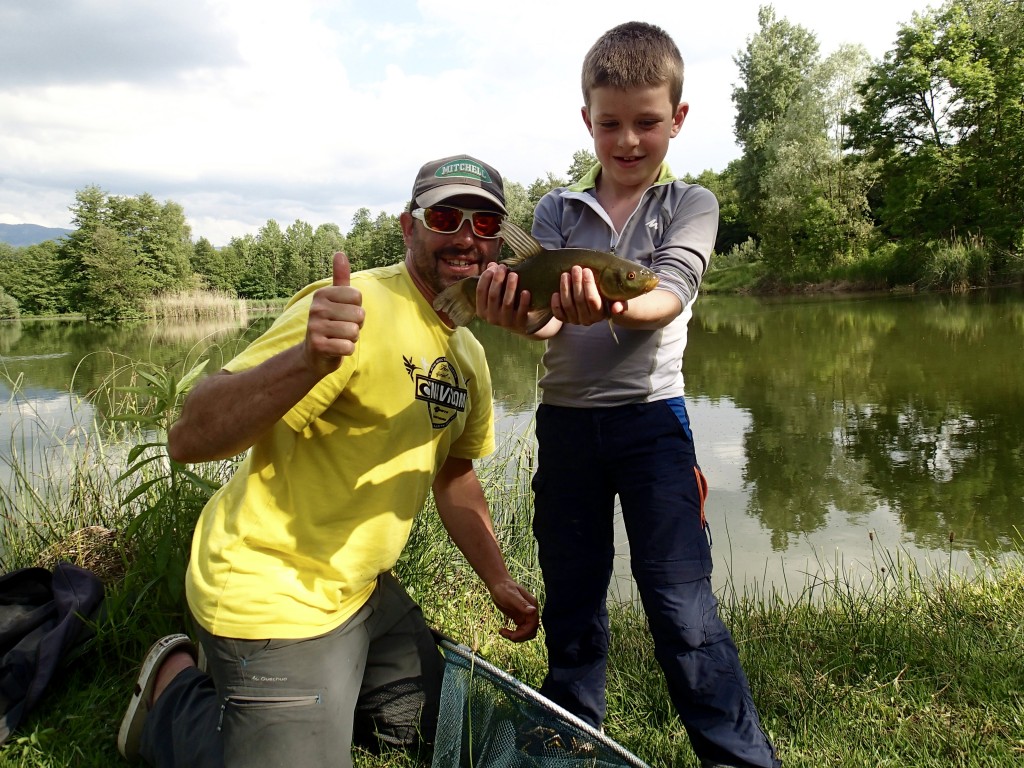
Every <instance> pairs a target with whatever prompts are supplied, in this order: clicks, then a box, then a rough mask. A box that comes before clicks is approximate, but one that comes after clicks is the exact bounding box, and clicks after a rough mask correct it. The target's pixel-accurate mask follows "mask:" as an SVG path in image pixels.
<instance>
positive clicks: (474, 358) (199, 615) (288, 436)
mask: <svg viewBox="0 0 1024 768" xmlns="http://www.w3.org/2000/svg"><path fill="white" fill-rule="evenodd" d="M329 283H330V281H329V280H325V281H322V282H320V283H314V284H313V285H310V286H307V287H306V288H304V289H303V290H302V291H300V292H299V293H298V294H296V296H295V297H294V298H293V299H292V300H291V302H290V303H289V305H288V306H287V307H286V309H285V311H284V313H283V314H282V315H281V317H279V318H278V319H277V321H276V322H275V323H274V325H273V326H271V328H270V329H268V331H267V332H266V333H265V334H264V335H263V336H261V337H260V338H259V339H257V340H256V341H255V342H253V343H252V344H251V345H250V346H249V347H248V348H246V349H245V350H244V351H243V352H242V353H241V354H239V355H238V356H237V357H236V358H235V359H233V360H232V361H231V362H230V363H228V365H227V366H225V367H226V368H227V370H229V371H234V372H237V371H241V370H245V369H247V368H251V367H253V366H255V365H258V364H259V363H260V362H262V361H264V360H266V359H268V358H269V357H272V356H273V355H275V354H277V353H278V352H281V351H283V350H285V349H288V348H290V347H292V346H294V345H295V344H298V343H299V342H301V341H302V339H303V338H304V337H305V333H306V321H307V316H308V313H309V305H310V303H311V301H312V294H313V292H314V291H315V290H316V289H318V288H320V287H322V286H324V285H328V284H329ZM352 285H353V286H354V287H356V288H359V290H360V291H361V292H362V295H363V307H364V308H365V310H366V321H365V323H364V325H363V328H362V331H361V332H360V336H359V341H358V342H357V344H356V351H355V353H354V354H353V355H352V356H350V357H346V358H344V360H343V362H342V365H341V367H340V368H339V369H338V370H337V371H336V372H334V373H333V374H331V375H329V376H327V377H325V378H324V379H322V380H321V381H320V382H319V383H318V384H317V385H316V386H315V387H314V388H313V389H312V390H311V391H310V392H309V394H308V395H306V397H305V398H303V399H302V401H300V402H299V403H298V404H297V405H295V407H294V408H292V409H291V410H290V411H289V412H288V413H287V414H286V415H285V416H284V418H283V419H282V420H281V421H279V422H278V423H277V424H276V425H275V426H274V427H273V428H272V429H271V430H270V432H269V433H268V434H266V435H265V436H264V437H262V438H261V439H260V440H259V441H258V442H257V443H256V444H255V445H254V446H253V447H252V449H251V450H250V451H249V452H248V454H247V455H246V457H245V459H244V460H243V461H242V463H241V465H240V466H239V468H238V470H237V471H236V473H235V474H234V476H232V478H231V479H230V480H229V481H228V482H227V483H225V485H224V486H223V487H222V488H221V489H220V490H219V491H218V492H217V493H216V494H215V495H214V496H213V498H212V499H210V501H209V502H208V503H207V505H206V508H205V509H204V510H203V512H202V515H201V516H200V518H199V522H198V524H197V526H196V533H195V537H194V539H193V542H192V557H191V560H190V562H189V568H188V573H187V576H186V580H185V581H186V594H187V597H188V603H189V607H190V608H191V610H192V612H193V614H194V615H195V617H196V620H197V621H198V622H199V623H200V624H201V625H202V626H203V627H205V628H206V629H207V631H209V632H211V633H213V634H215V635H221V636H224V637H237V638H243V639H261V638H269V637H276V638H300V637H313V636H316V635H319V634H322V633H324V632H329V631H330V630H332V629H334V628H335V627H337V626H338V625H340V624H341V623H342V622H344V621H345V620H346V619H347V618H349V617H350V616H351V615H353V614H354V613H355V612H356V611H357V610H358V609H359V608H360V606H362V604H363V603H364V602H365V601H366V600H367V598H369V596H370V593H371V592H372V591H373V587H374V583H375V580H376V578H377V576H378V574H380V573H383V572H385V571H387V570H388V569H390V568H391V567H392V566H394V564H395V562H396V561H397V560H398V557H399V555H400V554H401V552H402V549H403V548H404V547H405V543H406V541H407V540H408V537H409V531H410V529H411V526H412V521H413V518H414V517H415V515H416V513H417V512H419V510H420V509H421V508H422V506H423V504H424V502H425V501H426V498H427V493H428V492H429V491H430V487H431V485H432V483H433V480H434V477H435V475H436V474H437V471H438V470H439V469H440V467H441V465H442V464H443V463H444V462H445V460H446V459H447V457H448V456H449V455H450V456H454V457H457V458H466V459H476V458H480V457H482V456H485V455H487V454H488V453H490V452H491V451H493V450H494V424H493V411H492V401H491V380H490V372H489V371H488V368H487V361H486V358H485V356H484V351H483V348H482V347H481V346H480V343H479V342H478V341H477V340H476V338H474V336H473V335H472V334H471V333H470V332H469V331H467V330H466V329H465V328H458V329H451V328H448V327H447V326H446V325H445V324H444V323H442V322H441V321H440V319H439V318H438V317H437V314H436V313H435V312H434V310H433V309H432V308H431V307H430V305H429V303H428V302H427V301H426V299H424V298H423V295H422V294H421V293H420V292H419V291H418V290H417V289H416V287H415V285H414V284H413V282H412V280H411V278H410V276H409V273H408V271H407V270H406V268H405V266H404V264H399V265H395V266H392V267H383V268H380V269H374V270H368V271H365V272H357V273H356V274H354V275H352Z"/></svg>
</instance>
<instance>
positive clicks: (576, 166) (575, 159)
mask: <svg viewBox="0 0 1024 768" xmlns="http://www.w3.org/2000/svg"><path fill="white" fill-rule="evenodd" d="M595 165H597V155H595V154H594V153H593V152H591V151H590V150H589V149H578V150H576V151H575V152H573V154H572V165H570V166H569V170H568V171H566V175H568V177H569V183H570V184H575V183H576V182H577V181H579V180H580V179H582V178H583V177H584V176H586V175H587V174H588V173H590V169H591V168H593V167H594V166H595Z"/></svg>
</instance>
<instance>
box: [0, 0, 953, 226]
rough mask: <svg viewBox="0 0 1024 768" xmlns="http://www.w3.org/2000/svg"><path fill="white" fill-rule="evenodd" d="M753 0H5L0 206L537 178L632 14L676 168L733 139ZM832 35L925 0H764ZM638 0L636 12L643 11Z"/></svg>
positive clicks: (333, 213) (238, 197)
mask: <svg viewBox="0 0 1024 768" xmlns="http://www.w3.org/2000/svg"><path fill="white" fill-rule="evenodd" d="M762 4H765V3H764V2H763V0H712V1H710V2H709V1H707V0H705V1H704V2H688V1H687V0H645V2H643V3H642V4H641V5H639V6H637V11H636V12H635V13H634V12H633V10H631V8H630V7H629V6H628V4H626V3H623V2H621V0H620V1H619V2H610V1H609V0H589V2H585V3H584V2H578V1H577V0H572V1H569V0H547V1H546V2H539V1H538V0H512V1H511V2H482V1H481V0H419V1H418V2H414V1H413V0H378V2H372V3H371V2H366V0H359V1H358V2H357V1H356V0H333V1H329V0H287V2H283V1H282V0H174V2H167V0H159V1H157V0H0V223H5V224H22V223H28V224H39V225H43V226H48V227H68V228H70V227H72V223H71V214H70V211H69V208H70V207H71V206H72V205H73V204H74V202H75V192H76V191H77V190H80V189H83V188H84V187H86V186H88V185H95V186H98V187H100V188H101V189H103V190H104V191H105V192H107V193H108V194H111V195H122V196H135V195H140V194H143V193H149V194H151V195H153V197H155V198H156V199H157V200H158V201H160V202H164V201H173V202H175V203H178V204H179V205H181V206H182V207H183V209H184V211H185V217H186V219H187V221H188V223H189V225H190V226H191V229H192V236H193V239H198V238H199V237H205V238H207V239H208V240H209V241H210V242H211V243H212V244H213V245H215V246H221V245H226V244H227V243H228V242H229V241H230V239H231V238H232V237H240V236H243V235H246V234H255V233H256V232H258V230H259V229H260V227H262V226H263V225H264V224H265V223H266V222H267V221H268V220H269V219H273V220H275V221H276V222H277V223H278V224H280V225H281V227H282V228H286V227H287V226H289V225H290V224H292V223H293V222H294V221H295V220H296V219H298V220H301V221H304V222H307V223H309V224H311V225H313V226H314V227H316V226H319V225H320V224H325V223H333V224H337V225H338V226H339V227H340V228H341V230H342V231H343V232H346V231H348V229H349V228H350V226H351V222H352V217H353V215H354V214H355V212H356V211H357V210H358V209H359V208H361V207H366V208H368V209H370V211H371V213H372V214H373V215H374V216H376V214H377V213H379V212H382V211H383V212H385V213H393V214H397V213H399V212H400V211H401V210H402V207H403V206H404V205H405V203H406V201H407V200H408V198H409V194H410V191H411V188H412V182H413V179H414V177H415V175H416V172H417V170H418V169H419V167H420V166H421V165H422V164H423V163H424V162H426V161H428V160H432V159H436V158H441V157H446V156H449V155H454V154H459V153H469V154H471V155H473V156H475V157H477V158H479V159H481V160H484V161H486V162H488V163H490V164H492V165H494V166H495V167H497V169H498V170H499V171H500V172H501V174H502V175H503V176H504V177H505V178H506V179H507V180H509V181H514V182H519V183H521V184H523V185H525V186H528V185H529V184H530V183H531V182H533V181H534V180H535V179H537V178H542V177H546V175H547V174H548V172H552V173H554V174H556V175H558V176H564V175H565V174H566V171H567V170H568V168H569V166H570V164H571V162H572V155H573V153H574V152H576V151H577V150H579V149H591V150H592V149H593V145H592V143H591V139H590V137H589V135H588V134H587V132H586V128H585V126H584V125H583V121H582V119H581V117H580V107H581V106H582V103H583V98H582V94H581V92H580V84H579V77H580V66H581V64H582V61H583V57H584V55H585V54H586V52H587V50H588V49H589V48H590V46H591V45H592V44H593V42H594V41H595V40H596V39H597V38H598V37H599V36H600V35H601V34H602V33H603V32H605V31H606V30H608V29H610V28H611V27H613V26H615V25H617V24H621V23H623V22H626V21H633V20H638V21H646V22H649V23H652V24H656V25H658V26H660V27H662V28H663V29H664V30H665V31H667V32H668V33H669V34H670V35H671V36H672V37H673V39H674V40H675V42H676V44H677V45H678V46H679V49H680V51H681V53H682V55H683V59H684V61H685V67H686V74H685V84H684V88H683V99H684V100H685V101H687V102H688V103H689V104H690V112H689V115H688V116H687V118H686V122H685V124H684V126H683V129H682V131H681V132H680V134H679V136H678V137H676V138H675V139H674V140H673V141H672V144H671V146H670V149H669V154H668V158H667V160H668V163H669V165H670V166H671V167H672V170H673V171H674V172H675V173H676V174H678V175H683V174H686V173H692V174H698V173H700V172H701V171H703V170H707V169H711V170H715V171H721V170H722V169H723V168H724V167H725V166H726V165H727V164H728V163H729V161H731V160H733V159H735V158H736V157H738V156H739V154H740V150H739V148H738V147H737V146H736V144H735V138H734V135H733V120H734V116H735V112H734V108H733V104H732V99H731V96H732V91H733V89H734V87H736V86H737V85H738V84H739V72H738V69H737V67H736V64H735V61H734V59H735V57H736V56H737V55H738V54H739V53H740V52H741V51H742V50H744V49H745V47H746V45H747V42H748V41H749V39H750V37H751V36H752V35H753V34H754V33H755V32H756V31H757V11H758V7H759V5H762ZM771 5H772V6H773V7H774V9H775V12H776V16H777V17H778V18H785V19H787V20H789V21H790V22H792V23H794V24H799V25H800V26H802V27H804V28H805V29H807V30H808V31H810V32H812V33H814V34H815V36H816V37H817V39H818V42H819V45H820V48H821V53H822V55H823V56H827V55H828V54H830V53H833V52H834V51H835V50H836V49H837V48H838V47H839V46H840V45H843V44H859V45H863V46H864V47H865V48H866V49H867V51H868V53H869V54H870V55H871V56H872V57H873V58H875V59H880V58H881V57H882V56H883V55H884V54H885V53H886V52H887V51H889V50H890V49H891V48H892V47H893V43H894V41H895V39H896V35H897V32H898V30H899V27H900V26H901V25H903V24H906V23H909V22H910V21H911V19H912V17H913V14H914V13H915V12H921V11H924V10H926V9H927V8H928V7H929V6H936V5H937V3H934V2H928V0H860V2H857V3H849V4H833V3H824V2H821V0H775V2H773V3H771ZM641 7H642V12H641V10H640V9H641Z"/></svg>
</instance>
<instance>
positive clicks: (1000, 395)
mask: <svg viewBox="0 0 1024 768" xmlns="http://www.w3.org/2000/svg"><path fill="white" fill-rule="evenodd" d="M268 322H269V321H268V320H267V319H266V318H262V319H259V320H257V321H256V322H255V323H251V324H249V325H248V326H247V327H235V328H223V327H217V326H210V327H203V328H199V327H195V326H167V325H160V326H158V325H152V324H150V325H136V326H132V327H118V326H96V325H90V324H88V323H84V322H80V321H21V322H13V323H5V324H0V409H2V410H0V481H6V480H7V478H8V477H9V475H5V474H4V472H7V471H9V470H8V466H9V463H10V456H11V455H12V452H15V451H16V452H17V454H18V460H19V461H20V462H25V461H31V459H30V458H27V457H31V456H32V455H33V453H35V452H38V451H41V450H45V447H46V444H47V443H48V442H49V441H52V440H59V439H66V438H67V437H68V436H69V435H73V434H74V432H75V430H78V429H80V428H81V425H82V424H83V423H89V422H91V420H92V418H94V417H95V418H102V417H103V413H104V412H105V406H104V403H103V402H102V400H101V399H98V398H94V397H93V393H94V391H95V390H96V387H97V385H98V384H99V382H101V381H102V380H103V379H104V378H106V377H108V376H109V375H110V374H111V371H112V370H113V369H114V368H116V367H117V366H123V365H127V364H128V363H129V362H130V361H132V360H146V361H152V362H154V363H159V364H161V365H168V366H172V365H177V364H180V362H181V361H183V360H185V361H189V362H194V361H196V360H198V359H199V358H200V357H201V356H205V355H211V356H212V358H213V360H212V361H211V366H210V369H211V370H214V369H216V367H217V366H218V365H219V364H220V362H221V361H222V360H224V359H227V358H228V357H230V356H231V354H233V351H234V350H235V349H237V348H238V346H239V345H240V344H244V343H245V342H246V340H247V339H248V338H251V336H252V334H254V333H256V332H258V331H259V330H260V329H262V328H263V327H265V326H266V324H267V323H268ZM473 330H474V332H476V333H477V334H478V336H479V337H480V338H481V340H482V341H483V343H484V346H485V348H486V350H487V355H488V360H489V362H490V365H491V370H492V378H493V383H494V391H495V398H496V402H497V416H498V430H499V435H510V434H517V435H526V436H529V434H530V428H531V418H532V413H533V408H534V405H535V403H536V399H537V397H538V392H537V386H536V384H537V380H538V378H539V376H540V374H541V353H542V351H543V345H542V344H537V343H534V342H530V341H527V340H525V339H522V338H519V337H515V336H512V335H510V334H507V333H505V332H503V331H501V330H499V329H496V328H491V327H487V326H483V325H480V326H477V325H474V326H473ZM683 369H684V374H685V377H686V389H687V401H688V407H689V409H690V415H691V420H692V422H693V427H694V437H695V440H696V443H697V452H698V459H699V461H700V463H701V466H702V468H703V470H704V473H705V474H706V475H707V477H708V479H709V482H710V485H711V493H710V496H709V500H708V519H709V522H710V525H711V531H712V536H713V541H714V549H713V551H714V556H715V563H716V568H715V575H714V580H715V585H716V588H718V589H735V590H737V591H742V590H743V589H745V588H748V587H754V588H756V589H760V588H765V587H769V586H775V587H779V588H782V587H784V586H788V589H789V591H790V592H791V593H792V592H796V591H799V589H800V587H801V586H802V585H803V584H805V582H806V580H807V579H808V578H809V576H808V574H811V575H823V574H824V575H826V576H827V575H829V574H830V573H834V572H836V571H837V570H838V571H843V572H853V573H857V572H860V573H870V572H871V571H872V568H873V566H875V565H877V564H878V563H879V562H882V563H884V562H885V559H886V558H889V557H899V558H912V559H914V560H915V561H917V562H919V563H924V562H926V561H927V562H932V563H935V564H936V566H937V567H939V568H946V567H949V565H950V564H952V565H953V567H954V568H957V569H964V568H966V569H970V568H973V567H976V566H977V565H978V564H983V563H984V562H987V561H988V560H989V559H998V558H1000V557H1003V556H1005V555H1007V554H1009V553H1015V552H1019V551H1020V550H1021V543H1022V539H1021V529H1022V522H1024V470H1022V467H1024V293H1022V292H1021V291H1020V290H1019V289H1002V290H997V291H978V292H972V293H969V294H967V295H962V296H950V295H913V296H883V297H878V296H871V297H856V296H849V297H838V298H837V297H834V296H815V297H798V298H797V297H782V298H770V299H764V298H748V297H718V296H704V297H701V299H700V300H699V301H698V303H697V309H696V311H695V313H694V318H693V320H692V321H691V326H690V341H689V345H688V348H687V352H686V359H685V362H684V367H683ZM107 407H109V404H108V405H107ZM619 534H620V542H619V547H618V551H619V554H620V557H619V559H618V566H617V585H616V589H617V591H618V592H619V594H620V595H621V594H623V593H629V592H630V581H629V576H628V574H629V565H628V545H627V543H626V542H625V540H624V537H623V536H621V526H620V530H619Z"/></svg>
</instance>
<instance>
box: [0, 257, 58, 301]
mask: <svg viewBox="0 0 1024 768" xmlns="http://www.w3.org/2000/svg"><path fill="white" fill-rule="evenodd" d="M58 248H59V246H58V244H57V242H56V241H54V240H47V241H46V242H44V243H38V244H36V245H29V246H26V247H24V248H17V249H14V248H11V247H10V246H6V245H0V249H2V250H0V288H3V289H4V290H6V291H7V293H8V294H9V295H10V296H11V297H13V298H14V299H16V300H17V302H18V305H19V306H20V307H21V311H22V312H23V313H25V314H29V315H49V314H57V313H59V312H66V311H67V308H68V298H67V289H66V287H65V286H64V284H63V282H62V281H61V277H60V261H59V258H58V255H57V252H58Z"/></svg>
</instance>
